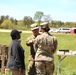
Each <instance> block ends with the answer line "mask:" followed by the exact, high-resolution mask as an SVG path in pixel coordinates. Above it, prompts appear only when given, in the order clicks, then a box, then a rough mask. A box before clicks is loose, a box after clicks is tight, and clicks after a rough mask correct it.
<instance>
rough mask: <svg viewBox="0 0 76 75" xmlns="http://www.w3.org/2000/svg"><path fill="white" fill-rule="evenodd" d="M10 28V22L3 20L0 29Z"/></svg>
mask: <svg viewBox="0 0 76 75" xmlns="http://www.w3.org/2000/svg"><path fill="white" fill-rule="evenodd" d="M11 26H12V22H11V20H4V21H3V23H2V24H1V27H3V28H6V29H7V28H10V27H11Z"/></svg>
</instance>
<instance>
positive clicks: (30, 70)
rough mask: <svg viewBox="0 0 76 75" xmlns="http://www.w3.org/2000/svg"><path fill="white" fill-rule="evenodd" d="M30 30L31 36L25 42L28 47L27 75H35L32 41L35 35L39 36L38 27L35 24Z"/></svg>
mask: <svg viewBox="0 0 76 75" xmlns="http://www.w3.org/2000/svg"><path fill="white" fill-rule="evenodd" d="M31 30H32V33H33V35H31V36H30V37H28V38H27V40H26V45H27V46H30V57H29V65H28V75H32V74H33V75H36V68H35V62H34V58H35V51H34V48H33V44H34V39H35V38H36V37H37V35H40V34H39V27H38V25H37V24H32V25H31Z"/></svg>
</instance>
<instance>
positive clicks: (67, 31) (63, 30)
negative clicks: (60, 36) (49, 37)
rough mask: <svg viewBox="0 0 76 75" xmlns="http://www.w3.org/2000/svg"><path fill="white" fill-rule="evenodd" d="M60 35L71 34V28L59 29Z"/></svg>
mask: <svg viewBox="0 0 76 75" xmlns="http://www.w3.org/2000/svg"><path fill="white" fill-rule="evenodd" d="M57 32H59V33H70V28H58V30H57Z"/></svg>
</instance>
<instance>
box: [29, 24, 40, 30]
mask: <svg viewBox="0 0 76 75" xmlns="http://www.w3.org/2000/svg"><path fill="white" fill-rule="evenodd" d="M30 27H31V30H35V29H38V28H39V27H38V25H37V24H36V23H34V24H32V25H30Z"/></svg>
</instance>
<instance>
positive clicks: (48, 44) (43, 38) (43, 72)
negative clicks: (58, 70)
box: [34, 32, 57, 75]
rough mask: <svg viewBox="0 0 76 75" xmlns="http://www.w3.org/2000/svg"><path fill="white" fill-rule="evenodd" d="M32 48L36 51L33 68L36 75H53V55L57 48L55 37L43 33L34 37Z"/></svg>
mask: <svg viewBox="0 0 76 75" xmlns="http://www.w3.org/2000/svg"><path fill="white" fill-rule="evenodd" d="M34 48H35V50H36V55H35V66H36V71H37V75H53V71H54V58H53V54H54V53H55V51H56V48H57V39H56V37H55V36H52V35H50V34H49V33H47V32H44V33H42V35H39V36H37V37H36V39H35V42H34Z"/></svg>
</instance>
